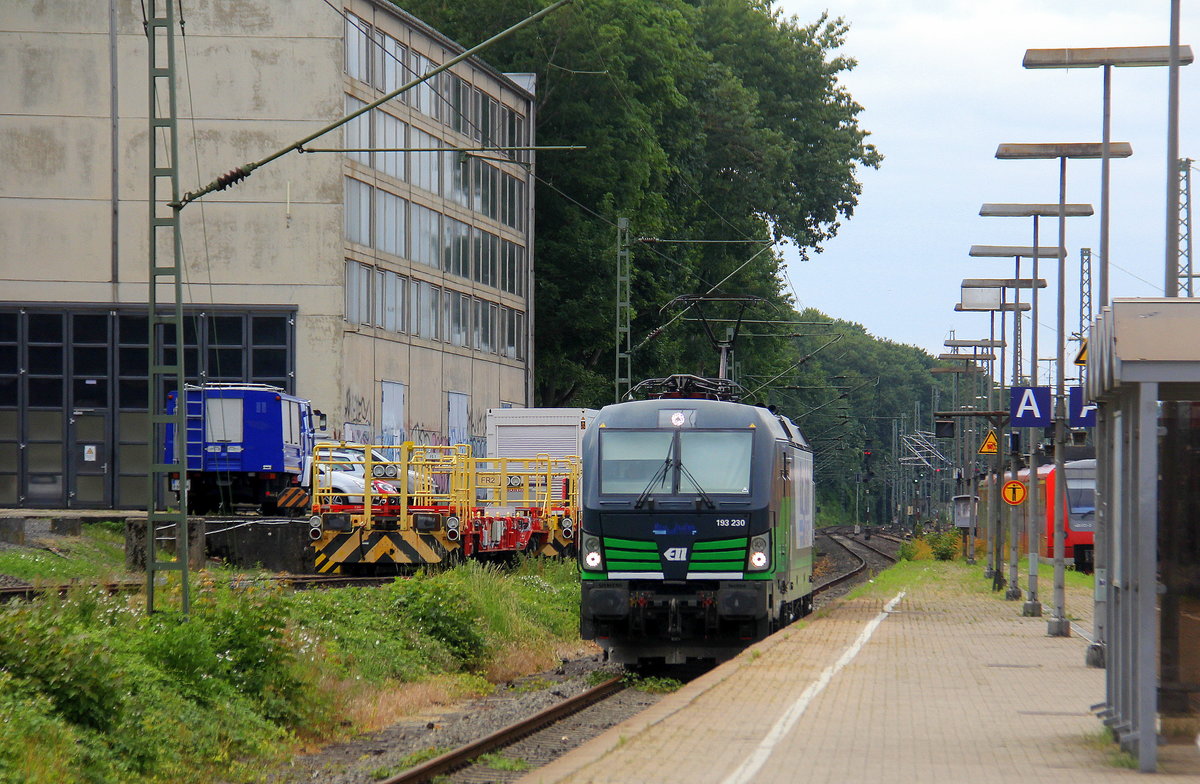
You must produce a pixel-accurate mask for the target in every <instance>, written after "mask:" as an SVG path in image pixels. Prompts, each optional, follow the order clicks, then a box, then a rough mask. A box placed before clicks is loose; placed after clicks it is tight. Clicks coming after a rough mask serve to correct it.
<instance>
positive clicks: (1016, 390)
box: [1008, 387, 1053, 427]
mask: <svg viewBox="0 0 1200 784" xmlns="http://www.w3.org/2000/svg"><path fill="white" fill-rule="evenodd" d="M1010 392H1011V395H1010V398H1009V409H1008V416H1009V422H1010V423H1011V424H1012V426H1013V427H1049V426H1050V425H1051V423H1052V419H1053V411H1051V408H1050V387H1013V388H1012V389H1011V390H1010Z"/></svg>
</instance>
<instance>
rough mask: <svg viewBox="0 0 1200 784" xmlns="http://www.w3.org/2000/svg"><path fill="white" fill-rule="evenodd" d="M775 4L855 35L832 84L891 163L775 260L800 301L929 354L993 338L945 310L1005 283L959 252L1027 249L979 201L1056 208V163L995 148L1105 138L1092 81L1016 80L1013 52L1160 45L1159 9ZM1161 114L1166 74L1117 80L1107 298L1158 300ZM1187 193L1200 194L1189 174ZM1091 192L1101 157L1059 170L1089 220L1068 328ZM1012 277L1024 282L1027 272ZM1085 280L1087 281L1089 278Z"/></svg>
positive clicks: (1090, 237)
mask: <svg viewBox="0 0 1200 784" xmlns="http://www.w3.org/2000/svg"><path fill="white" fill-rule="evenodd" d="M779 5H780V7H782V8H783V9H784V11H785V13H788V14H796V15H798V16H799V17H800V19H801V20H802V21H809V20H814V19H816V18H817V16H818V15H819V14H820V12H821V11H822V10H823V9H825V8H828V10H829V12H830V14H831V16H840V17H842V18H844V19H845V20H846V21H847V22H849V23H850V31H849V33H848V35H847V37H846V43H845V45H844V47H843V49H842V53H843V54H845V55H847V56H850V57H853V58H855V59H856V60H857V61H858V66H857V67H856V68H855V69H854V70H853V71H851V72H849V73H847V74H844V75H843V83H844V84H845V85H846V86H847V88H848V89H849V90H850V92H851V94H852V95H853V96H854V98H855V100H857V101H858V103H860V104H861V105H862V106H863V107H864V109H865V110H864V111H863V112H862V114H861V115H859V121H860V124H861V126H862V127H863V128H865V129H867V130H869V131H870V132H871V137H870V140H871V141H872V142H873V143H874V144H875V145H876V146H877V147H878V148H879V150H880V152H882V153H883V155H884V156H885V160H884V161H883V164H882V166H881V167H880V169H879V170H878V171H874V170H865V171H862V172H861V173H860V181H861V182H862V186H863V192H862V195H861V197H860V201H859V205H858V208H857V209H856V210H855V213H854V216H853V217H852V218H851V219H850V220H849V221H846V222H845V223H844V224H843V225H842V227H841V229H840V230H839V232H838V236H837V237H835V238H834V239H833V240H832V241H830V242H829V243H827V245H826V246H825V248H824V251H823V252H822V253H818V254H812V256H811V258H810V260H808V261H803V262H801V261H799V260H798V258H797V257H796V254H795V252H794V251H792V250H788V251H785V254H786V258H787V259H788V262H789V264H788V269H789V275H790V278H791V282H792V285H793V287H794V289H795V292H796V295H797V296H798V298H799V302H800V304H801V305H802V306H812V307H816V308H819V309H820V310H823V311H825V312H826V313H828V314H829V315H831V316H836V317H838V318H843V319H848V320H851V321H856V322H859V323H861V324H863V325H864V326H865V327H866V328H867V330H868V331H870V332H871V333H872V334H874V335H876V336H878V337H883V338H888V339H891V340H895V341H897V342H901V343H911V344H915V345H918V346H920V347H922V348H924V349H926V350H928V351H930V352H931V353H935V354H936V353H938V352H940V351H942V350H943V348H942V343H943V341H944V340H945V339H946V338H948V337H949V336H950V334H949V333H950V330H955V331H956V333H957V337H959V338H979V337H986V336H987V331H988V316H987V315H985V314H978V313H955V312H954V310H953V308H954V304H955V303H956V302H958V299H959V283H960V282H961V280H962V279H963V278H964V277H1011V275H1012V273H1013V259H1011V258H1009V259H1005V260H1001V259H973V258H971V257H969V256H968V255H967V252H968V250H969V248H970V246H971V245H973V244H979V245H1029V244H1030V243H1031V242H1032V239H1033V237H1032V234H1033V219H1032V218H983V217H980V216H979V207H980V205H981V204H983V203H984V202H1056V201H1057V200H1058V162H1057V161H1000V160H996V159H995V151H996V146H997V144H999V143H1003V142H1099V141H1100V138H1101V97H1102V91H1101V87H1102V74H1101V71H1100V69H1076V70H1069V71H1068V70H1026V69H1024V68H1022V67H1021V59H1022V57H1023V56H1024V53H1025V50H1026V49H1027V48H1058V47H1092V46H1137V45H1165V44H1167V43H1168V41H1169V32H1170V28H1169V24H1170V19H1169V11H1170V3H1169V2H1168V1H1167V0H1063V1H1061V2H1053V0H1041V1H1040V2H1037V1H1035V0H992V1H991V2H986V1H985V2H981V1H980V0H921V1H920V2H917V1H916V0H837V2H836V4H829V5H826V4H822V3H812V2H808V0H782V2H780V3H779ZM1183 6H1184V10H1183V20H1182V34H1181V43H1183V44H1191V45H1198V44H1197V41H1195V40H1193V38H1194V37H1195V34H1196V31H1197V30H1200V25H1198V23H1200V3H1197V2H1184V3H1183ZM1196 68H1200V65H1192V66H1187V67H1184V68H1182V69H1181V70H1180V96H1181V107H1182V108H1181V122H1180V146H1179V151H1180V156H1181V157H1193V158H1200V117H1198V116H1197V115H1198V114H1200V111H1198V107H1197V101H1196V89H1197V88H1196V85H1197V84H1198V82H1197V80H1196V75H1195V74H1194V73H1192V71H1194V70H1195V69H1196ZM1166 115H1167V69H1166V68H1120V69H1114V71H1113V114H1112V128H1113V131H1112V138H1113V141H1127V142H1130V143H1131V144H1132V146H1133V157H1132V158H1129V159H1126V160H1118V161H1113V163H1112V202H1111V204H1112V207H1111V215H1112V217H1111V224H1110V225H1111V230H1110V231H1111V244H1112V252H1111V256H1112V259H1111V263H1112V265H1114V266H1113V267H1112V270H1111V277H1110V292H1111V295H1112V296H1115V297H1121V296H1130V297H1144V296H1161V295H1162V284H1163V276H1164V264H1165V250H1164V243H1165V239H1164V236H1165V226H1166V173H1167V159H1166ZM1193 181H1194V186H1195V187H1196V188H1200V174H1195V176H1194V177H1193ZM1099 192H1100V163H1099V161H1087V160H1081V161H1072V162H1069V163H1068V166H1067V201H1068V202H1088V203H1092V204H1094V205H1095V207H1096V212H1097V216H1096V217H1092V218H1073V219H1072V218H1069V219H1068V220H1067V236H1066V246H1067V249H1068V261H1069V263H1068V267H1067V299H1068V308H1067V311H1068V315H1067V325H1068V332H1070V331H1072V330H1073V329H1075V328H1077V324H1078V318H1079V317H1078V292H1079V288H1078V287H1079V250H1080V248H1081V247H1090V248H1092V249H1093V252H1094V253H1096V255H1097V256H1098V251H1099V217H1098V215H1099V206H1100V197H1099ZM1196 212H1197V215H1196V217H1195V220H1200V210H1197V211H1196ZM1041 227H1042V228H1041V244H1043V245H1052V244H1054V243H1055V242H1056V240H1057V220H1056V219H1053V218H1051V219H1043V220H1042V221H1041ZM1022 266H1023V268H1024V270H1025V271H1024V272H1023V274H1025V275H1026V276H1028V274H1029V272H1028V267H1029V262H1028V261H1024V262H1022ZM1054 266H1055V265H1053V264H1048V263H1046V262H1043V263H1042V265H1041V267H1042V269H1041V270H1039V274H1040V275H1042V276H1043V277H1045V278H1046V279H1047V282H1048V284H1049V288H1047V289H1044V290H1043V291H1044V293H1045V294H1046V296H1045V297H1044V298H1043V299H1041V300H1040V302H1039V306H1041V304H1042V303H1045V306H1046V307H1044V308H1043V309H1042V312H1041V314H1040V316H1039V321H1040V322H1041V324H1042V331H1041V333H1039V334H1040V338H1039V339H1040V340H1041V341H1042V345H1041V346H1040V347H1039V352H1038V353H1039V354H1041V355H1042V356H1043V357H1049V356H1053V354H1054V348H1053V347H1054V340H1055V336H1056V332H1055V331H1054V329H1053V328H1054V326H1055V323H1056V314H1055V311H1054V310H1053V303H1054V301H1055V299H1054V298H1055V292H1056V288H1055V287H1056V286H1057V276H1056V270H1055V269H1054ZM1047 268H1049V269H1047ZM1093 277H1094V278H1095V280H1096V282H1097V285H1098V279H1099V275H1098V269H1096V268H1094V271H1093ZM1197 287H1198V291H1200V281H1197ZM1097 299H1098V297H1097ZM1026 318H1028V317H1026ZM1028 323H1029V322H1028V321H1026V324H1028ZM1026 334H1028V333H1026ZM1073 350H1074V347H1072V348H1070V349H1068V351H1069V352H1070V351H1073ZM1068 359H1070V357H1068ZM1042 378H1043V380H1044V379H1045V375H1044V374H1043V376H1042Z"/></svg>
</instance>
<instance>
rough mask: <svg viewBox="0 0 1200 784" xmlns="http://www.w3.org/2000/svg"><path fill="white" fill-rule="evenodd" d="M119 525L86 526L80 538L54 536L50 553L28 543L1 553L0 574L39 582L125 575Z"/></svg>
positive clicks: (122, 539)
mask: <svg viewBox="0 0 1200 784" xmlns="http://www.w3.org/2000/svg"><path fill="white" fill-rule="evenodd" d="M123 530H124V528H123V524H122V523H89V524H87V525H85V526H83V533H82V535H80V536H55V537H54V538H53V545H52V546H53V547H54V550H57V551H58V552H54V551H53V550H49V549H45V548H44V547H39V542H37V541H33V540H30V541H29V542H28V545H29V546H27V547H23V548H11V549H8V548H6V549H4V550H0V574H8V575H12V576H13V577H18V578H20V579H22V580H27V581H29V582H32V583H35V584H36V583H38V582H62V581H65V580H85V579H90V580H105V579H111V578H114V577H117V576H124V575H127V572H126V571H125V536H124V533H123Z"/></svg>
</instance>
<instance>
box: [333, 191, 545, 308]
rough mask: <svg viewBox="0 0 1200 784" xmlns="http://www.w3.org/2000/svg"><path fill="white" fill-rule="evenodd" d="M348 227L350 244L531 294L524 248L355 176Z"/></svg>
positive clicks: (349, 196)
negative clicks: (528, 291)
mask: <svg viewBox="0 0 1200 784" xmlns="http://www.w3.org/2000/svg"><path fill="white" fill-rule="evenodd" d="M345 228H346V239H347V240H349V241H350V242H354V243H357V244H359V245H365V246H367V247H372V248H375V249H376V250H379V251H381V252H383V253H389V254H391V255H393V256H399V257H401V258H406V259H409V260H411V261H414V262H416V263H418V264H423V265H425V266H427V267H432V268H433V269H439V270H443V271H445V272H448V273H450V274H452V275H457V276H459V277H461V278H465V279H467V280H473V281H475V282H476V283H479V284H482V285H484V286H493V287H495V288H498V289H500V290H502V291H506V292H508V293H509V294H515V295H517V296H519V297H523V296H525V275H526V261H525V248H524V247H522V246H520V245H518V244H516V243H515V242H510V241H508V240H506V239H503V238H501V237H498V236H496V235H495V234H492V233H491V232H489V231H484V230H483V229H480V228H476V227H475V226H470V225H468V224H466V223H463V222H462V221H460V220H456V219H454V218H451V217H450V216H449V215H442V214H441V213H438V212H434V211H433V210H431V209H429V208H427V207H423V206H421V205H420V204H414V203H412V202H410V201H408V200H407V199H404V198H401V197H400V196H397V195H396V194H394V193H391V192H389V191H386V190H383V189H382V188H375V187H372V186H371V185H368V184H367V183H365V182H362V181H361V180H356V179H354V178H353V177H347V178H346V227H345Z"/></svg>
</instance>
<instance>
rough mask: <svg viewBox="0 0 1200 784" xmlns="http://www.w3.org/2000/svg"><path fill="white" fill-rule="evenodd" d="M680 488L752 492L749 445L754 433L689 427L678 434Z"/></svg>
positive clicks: (734, 492)
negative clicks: (708, 430) (680, 466)
mask: <svg viewBox="0 0 1200 784" xmlns="http://www.w3.org/2000/svg"><path fill="white" fill-rule="evenodd" d="M679 446H680V450H679V454H680V459H681V461H682V467H683V468H684V469H686V470H681V471H680V476H679V492H681V493H695V492H700V491H703V492H705V493H733V494H737V495H745V494H747V493H749V492H750V448H751V447H752V446H753V437H752V435H751V434H750V433H748V432H746V431H741V430H738V431H727V432H706V431H704V430H689V431H687V432H681V433H680V434H679Z"/></svg>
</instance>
